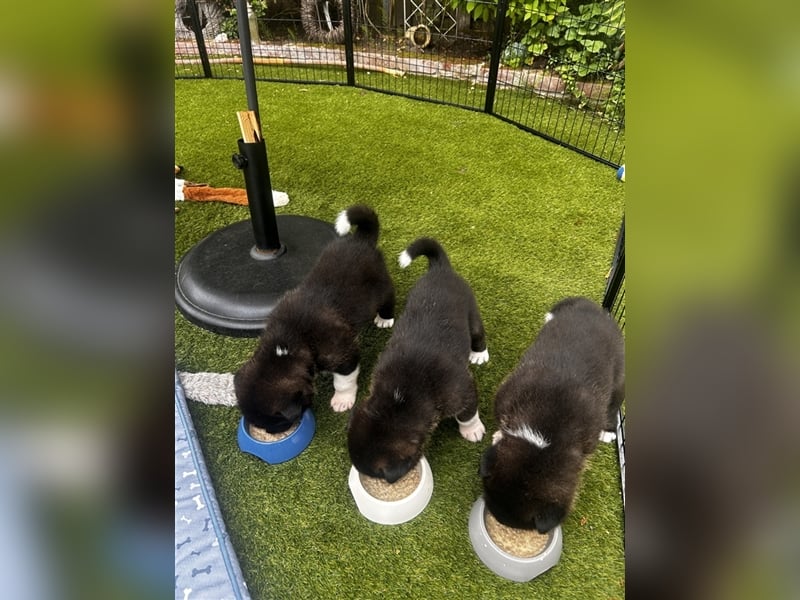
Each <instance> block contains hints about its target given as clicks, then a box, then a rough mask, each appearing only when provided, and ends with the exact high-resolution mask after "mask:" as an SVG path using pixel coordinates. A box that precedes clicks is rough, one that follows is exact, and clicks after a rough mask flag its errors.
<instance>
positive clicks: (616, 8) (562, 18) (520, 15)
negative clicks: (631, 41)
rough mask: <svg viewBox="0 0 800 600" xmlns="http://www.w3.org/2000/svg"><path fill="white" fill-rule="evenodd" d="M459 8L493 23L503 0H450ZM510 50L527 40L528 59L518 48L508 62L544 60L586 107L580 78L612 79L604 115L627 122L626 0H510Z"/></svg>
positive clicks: (520, 62) (452, 4) (508, 16)
mask: <svg viewBox="0 0 800 600" xmlns="http://www.w3.org/2000/svg"><path fill="white" fill-rule="evenodd" d="M450 5H451V7H453V8H462V9H464V10H466V11H467V12H468V13H469V14H470V15H471V16H472V18H473V19H475V20H478V21H485V22H491V21H493V20H495V19H496V18H497V0H488V1H486V2H476V1H475V0H450ZM506 19H507V22H508V26H509V29H508V31H509V35H508V36H507V37H508V40H509V44H508V46H507V48H506V50H508V48H511V47H516V45H517V44H521V45H522V46H524V47H525V48H526V49H527V54H526V55H525V58H524V59H522V60H520V58H519V57H520V52H518V51H515V52H513V53H512V54H511V55H510V57H509V58H508V59H505V56H506V54H507V53H504V61H503V62H504V64H506V65H508V66H511V67H518V66H522V64H523V63H524V64H528V65H530V64H532V63H533V61H534V60H536V59H537V58H540V57H541V58H544V59H545V60H546V63H547V66H548V68H550V69H552V70H553V71H556V72H557V73H558V74H559V75H560V76H561V78H562V79H563V80H564V83H565V85H566V88H567V90H568V91H569V92H571V93H572V94H573V96H575V98H577V99H578V103H579V105H585V104H586V103H587V99H586V97H585V95H584V94H583V92H582V91H581V89H580V87H579V86H577V85H576V84H577V83H578V82H579V81H598V80H608V81H610V82H611V83H612V92H611V94H610V96H609V101H608V102H607V103H606V107H605V110H604V116H606V117H607V118H608V119H610V120H614V121H617V122H621V120H622V118H624V98H625V77H624V71H622V69H623V68H624V47H625V45H624V42H625V1H624V0H600V1H592V0H509V3H508V9H507V11H506Z"/></svg>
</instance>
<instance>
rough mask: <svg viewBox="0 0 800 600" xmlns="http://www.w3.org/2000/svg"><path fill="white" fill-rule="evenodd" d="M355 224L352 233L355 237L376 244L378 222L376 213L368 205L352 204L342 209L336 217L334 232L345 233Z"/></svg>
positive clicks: (378, 229)
mask: <svg viewBox="0 0 800 600" xmlns="http://www.w3.org/2000/svg"><path fill="white" fill-rule="evenodd" d="M353 225H355V226H356V231H355V233H354V234H353V235H355V236H356V237H357V238H361V239H364V240H366V241H368V242H369V243H370V244H372V245H373V246H376V245H377V244H378V232H379V231H380V223H379V222H378V215H377V213H376V212H375V211H374V210H372V209H371V208H370V207H369V206H366V205H364V204H354V205H353V206H351V207H350V208H348V209H347V210H343V211H342V212H340V213H339V216H338V217H336V233H338V234H339V235H347V234H348V232H349V231H350V228H351V227H353Z"/></svg>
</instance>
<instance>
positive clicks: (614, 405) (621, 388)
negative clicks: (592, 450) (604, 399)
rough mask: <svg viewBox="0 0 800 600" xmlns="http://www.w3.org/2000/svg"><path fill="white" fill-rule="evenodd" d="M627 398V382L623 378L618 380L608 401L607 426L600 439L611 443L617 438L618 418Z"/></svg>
mask: <svg viewBox="0 0 800 600" xmlns="http://www.w3.org/2000/svg"><path fill="white" fill-rule="evenodd" d="M624 399H625V382H624V380H621V381H619V382H617V384H616V387H615V388H614V391H613V392H612V393H611V400H610V401H609V403H608V410H607V413H606V426H605V427H604V428H603V431H601V432H600V441H601V442H606V443H611V442H613V441H614V440H616V439H617V434H616V431H617V419H618V417H619V409H620V406H622V401H623V400H624Z"/></svg>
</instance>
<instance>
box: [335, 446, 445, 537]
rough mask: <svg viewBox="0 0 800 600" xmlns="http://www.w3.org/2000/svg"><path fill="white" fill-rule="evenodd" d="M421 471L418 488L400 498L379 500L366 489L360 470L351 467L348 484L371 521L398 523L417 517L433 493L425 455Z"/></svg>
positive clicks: (429, 470) (362, 511) (431, 479)
mask: <svg viewBox="0 0 800 600" xmlns="http://www.w3.org/2000/svg"><path fill="white" fill-rule="evenodd" d="M419 462H420V466H421V473H420V479H419V484H418V485H417V488H416V489H415V490H414V491H413V492H411V494H409V495H408V496H406V497H405V498H401V499H400V500H392V501H388V500H379V499H378V498H375V497H374V496H372V495H370V493H369V492H368V491H367V490H365V489H364V486H363V485H362V484H361V479H360V478H359V473H358V470H357V469H356V468H355V467H354V466H353V467H350V476H349V478H348V484H349V485H350V493H352V494H353V499H354V500H355V501H356V506H357V507H358V510H359V512H361V514H362V515H364V516H365V517H366V518H367V519H369V520H370V521H373V522H374V523H380V524H381V525H398V524H400V523H405V522H406V521H410V520H411V519H413V518H414V517H416V516H417V515H418V514H419V513H421V512H422V511H423V510H425V507H426V506H428V502H429V501H430V499H431V495H432V494H433V474H432V473H431V466H430V465H429V464H428V461H427V460H426V459H425V457H424V456H423V457H422V458H421V459H420V461H419Z"/></svg>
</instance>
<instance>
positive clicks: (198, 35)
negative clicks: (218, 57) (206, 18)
mask: <svg viewBox="0 0 800 600" xmlns="http://www.w3.org/2000/svg"><path fill="white" fill-rule="evenodd" d="M187 7H188V9H189V15H190V16H191V18H192V26H191V30H192V32H193V33H194V39H195V41H196V42H197V52H198V53H199V54H200V62H201V64H202V65H203V76H204V77H206V78H208V79H210V78H212V77H213V76H214V75H213V73H211V63H210V62H209V61H208V51H207V50H206V40H205V38H203V27H204V24H203V23H202V22H201V21H200V11H199V10H197V1H196V0H187Z"/></svg>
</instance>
